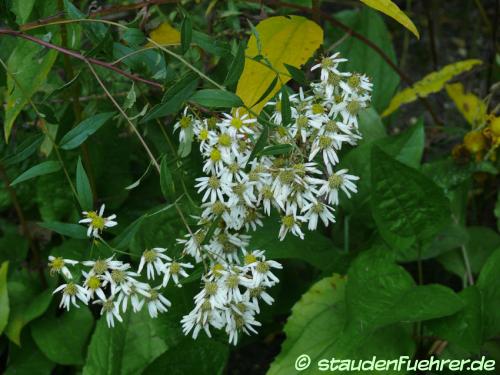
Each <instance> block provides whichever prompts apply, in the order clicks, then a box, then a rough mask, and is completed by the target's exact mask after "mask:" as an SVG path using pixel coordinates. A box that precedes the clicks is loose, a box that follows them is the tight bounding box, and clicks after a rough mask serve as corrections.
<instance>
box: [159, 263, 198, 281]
mask: <svg viewBox="0 0 500 375" xmlns="http://www.w3.org/2000/svg"><path fill="white" fill-rule="evenodd" d="M193 267H194V266H193V265H192V264H191V263H180V262H176V261H175V260H174V261H172V262H167V263H165V268H164V273H165V275H164V276H163V282H162V286H163V287H166V286H167V284H168V281H169V280H170V278H172V280H173V282H174V284H175V285H177V286H178V287H181V286H182V285H181V284H180V283H179V277H180V276H182V277H188V276H189V275H188V273H187V272H186V270H185V268H193Z"/></svg>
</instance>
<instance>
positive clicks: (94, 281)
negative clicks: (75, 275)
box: [87, 276, 101, 290]
mask: <svg viewBox="0 0 500 375" xmlns="http://www.w3.org/2000/svg"><path fill="white" fill-rule="evenodd" d="M87 286H88V287H89V289H92V290H96V289H98V288H99V287H100V286H101V280H99V279H98V278H97V277H96V276H90V278H89V279H88V280H87Z"/></svg>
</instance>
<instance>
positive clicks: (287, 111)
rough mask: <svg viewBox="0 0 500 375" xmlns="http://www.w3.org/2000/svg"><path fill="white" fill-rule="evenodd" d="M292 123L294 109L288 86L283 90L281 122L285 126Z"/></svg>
mask: <svg viewBox="0 0 500 375" xmlns="http://www.w3.org/2000/svg"><path fill="white" fill-rule="evenodd" d="M291 121H292V108H291V107H290V99H289V98H288V91H287V89H286V86H283V87H282V88H281V122H282V124H283V126H287V125H289V124H290V122H291Z"/></svg>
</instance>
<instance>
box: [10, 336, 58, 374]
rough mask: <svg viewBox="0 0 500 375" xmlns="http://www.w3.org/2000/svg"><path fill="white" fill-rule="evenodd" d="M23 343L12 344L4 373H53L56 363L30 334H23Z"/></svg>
mask: <svg viewBox="0 0 500 375" xmlns="http://www.w3.org/2000/svg"><path fill="white" fill-rule="evenodd" d="M22 342H23V345H22V347H19V346H17V345H10V347H9V361H8V366H7V369H6V371H5V372H4V373H3V375H51V374H52V370H53V368H54V366H55V365H54V363H53V362H51V361H49V360H48V359H47V357H45V356H44V355H43V354H42V353H40V351H39V350H38V348H37V347H36V345H35V343H34V342H33V339H32V338H31V337H30V336H29V335H23V341H22Z"/></svg>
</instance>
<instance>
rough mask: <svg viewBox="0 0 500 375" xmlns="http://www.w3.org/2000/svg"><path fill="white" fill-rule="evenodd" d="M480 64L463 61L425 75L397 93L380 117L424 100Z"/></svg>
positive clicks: (474, 61)
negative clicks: (403, 106) (419, 99)
mask: <svg viewBox="0 0 500 375" xmlns="http://www.w3.org/2000/svg"><path fill="white" fill-rule="evenodd" d="M479 64H482V61H481V60H476V59H470V60H463V61H459V62H456V63H453V64H449V65H446V66H445V67H444V68H442V69H440V70H438V71H437V72H432V73H430V74H428V75H426V76H425V77H424V78H422V79H421V80H420V81H418V82H417V83H415V84H413V86H411V87H408V88H406V89H404V90H403V91H400V92H399V93H397V94H396V95H395V96H394V97H393V98H392V100H391V102H390V103H389V106H388V107H387V108H386V109H385V111H384V112H383V113H382V117H385V116H388V115H390V114H391V113H393V112H394V111H395V110H397V109H398V108H399V107H401V106H402V105H403V104H408V103H411V102H413V101H415V100H417V99H418V98H425V97H427V96H428V95H430V94H433V93H436V92H439V91H441V90H442V89H443V88H444V86H445V84H446V83H447V82H448V81H449V80H451V79H452V78H454V77H455V76H457V75H459V74H461V73H464V72H466V71H468V70H471V69H472V68H473V67H475V66H476V65H479Z"/></svg>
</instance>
